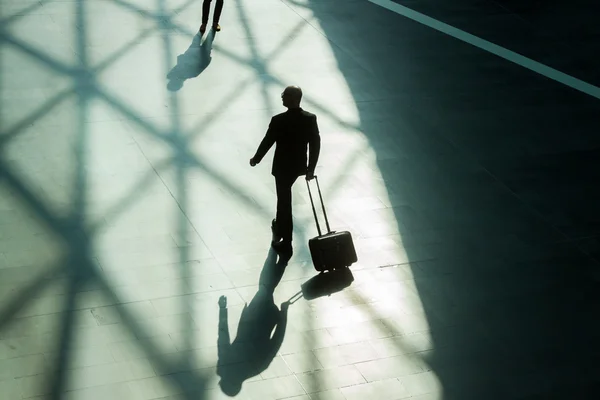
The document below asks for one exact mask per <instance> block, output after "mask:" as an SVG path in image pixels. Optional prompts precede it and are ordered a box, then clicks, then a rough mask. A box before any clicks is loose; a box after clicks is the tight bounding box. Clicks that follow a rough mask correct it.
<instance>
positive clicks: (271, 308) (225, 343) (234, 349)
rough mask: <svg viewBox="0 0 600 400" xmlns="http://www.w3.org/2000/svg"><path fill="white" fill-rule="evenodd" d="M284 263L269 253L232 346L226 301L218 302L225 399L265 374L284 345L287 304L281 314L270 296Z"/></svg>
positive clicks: (219, 353) (221, 385) (222, 386)
mask: <svg viewBox="0 0 600 400" xmlns="http://www.w3.org/2000/svg"><path fill="white" fill-rule="evenodd" d="M287 261H288V259H287V258H280V259H279V261H277V253H275V251H274V250H273V249H270V250H269V254H268V256H267V259H266V261H265V264H264V266H263V269H262V271H261V274H260V282H259V288H258V292H257V293H256V294H255V295H254V297H253V298H252V300H251V301H250V303H249V304H246V305H244V310H243V311H242V316H241V317H240V323H239V326H238V331H237V335H236V337H235V340H234V341H233V343H232V342H231V339H230V337H229V326H228V314H227V298H226V297H225V296H221V298H220V299H219V307H220V309H219V338H218V341H217V345H218V356H219V361H218V363H217V375H219V377H220V378H221V380H220V382H219V386H220V387H221V390H222V391H223V393H225V394H226V395H228V396H232V397H233V396H235V395H237V394H238V393H239V392H240V391H241V389H242V384H243V383H244V381H245V380H247V379H249V378H252V377H253V376H257V375H258V374H260V373H261V372H263V371H265V370H266V369H267V368H268V367H269V365H270V364H271V362H272V361H273V359H274V358H275V356H276V355H277V352H278V351H279V348H280V347H281V344H282V343H283V338H284V336H285V329H286V325H287V311H288V307H289V302H284V303H283V304H282V305H281V311H280V310H279V309H278V308H277V306H276V305H275V301H274V299H273V292H274V291H275V287H277V285H278V284H279V282H280V281H281V278H282V277H283V273H284V271H285V267H286V266H287ZM273 330H275V332H274V333H273V335H272V336H271V334H272V332H273Z"/></svg>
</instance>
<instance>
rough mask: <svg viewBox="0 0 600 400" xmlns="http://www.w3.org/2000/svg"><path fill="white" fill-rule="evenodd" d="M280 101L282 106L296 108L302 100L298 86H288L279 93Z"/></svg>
mask: <svg viewBox="0 0 600 400" xmlns="http://www.w3.org/2000/svg"><path fill="white" fill-rule="evenodd" d="M281 101H282V102H283V105H284V107H287V108H298V107H300V102H301V101H302V89H300V88H299V87H298V86H288V87H286V88H285V90H284V91H283V93H281Z"/></svg>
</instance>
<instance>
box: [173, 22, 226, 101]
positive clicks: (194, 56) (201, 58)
mask: <svg viewBox="0 0 600 400" xmlns="http://www.w3.org/2000/svg"><path fill="white" fill-rule="evenodd" d="M214 38H215V34H214V33H213V32H211V33H210V34H209V35H208V36H207V37H206V39H205V40H204V42H202V35H200V34H199V33H198V34H196V36H194V39H193V40H192V43H191V44H190V47H188V49H187V50H186V51H185V52H184V53H183V54H180V55H178V56H177V65H175V66H174V67H173V68H172V69H171V70H170V71H169V73H168V74H167V79H168V80H169V83H167V89H168V90H169V91H171V92H176V91H178V90H179V89H181V88H182V87H183V83H184V82H185V81H186V80H187V79H191V78H195V77H197V76H198V75H200V74H201V73H202V71H204V70H205V69H206V67H208V65H209V64H210V62H211V60H212V57H211V55H210V53H211V51H212V43H213V40H214ZM201 42H202V44H200V43H201Z"/></svg>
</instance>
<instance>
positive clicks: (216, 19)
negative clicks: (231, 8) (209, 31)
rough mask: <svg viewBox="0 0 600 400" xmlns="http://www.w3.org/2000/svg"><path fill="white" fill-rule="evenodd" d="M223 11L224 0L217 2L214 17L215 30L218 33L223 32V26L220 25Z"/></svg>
mask: <svg viewBox="0 0 600 400" xmlns="http://www.w3.org/2000/svg"><path fill="white" fill-rule="evenodd" d="M221 11H223V0H217V3H216V4H215V14H214V15H213V28H214V30H216V31H217V32H218V31H220V30H221V26H220V25H219V20H220V19H221Z"/></svg>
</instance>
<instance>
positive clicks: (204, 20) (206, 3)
mask: <svg viewBox="0 0 600 400" xmlns="http://www.w3.org/2000/svg"><path fill="white" fill-rule="evenodd" d="M211 1H212V0H204V1H203V2H202V25H200V33H204V31H206V24H207V23H208V16H209V14H210V2H211Z"/></svg>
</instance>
